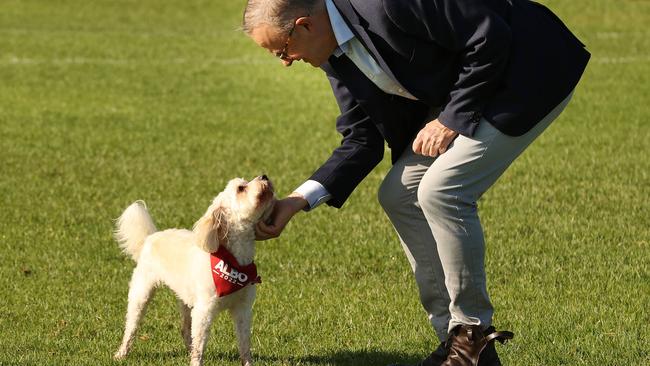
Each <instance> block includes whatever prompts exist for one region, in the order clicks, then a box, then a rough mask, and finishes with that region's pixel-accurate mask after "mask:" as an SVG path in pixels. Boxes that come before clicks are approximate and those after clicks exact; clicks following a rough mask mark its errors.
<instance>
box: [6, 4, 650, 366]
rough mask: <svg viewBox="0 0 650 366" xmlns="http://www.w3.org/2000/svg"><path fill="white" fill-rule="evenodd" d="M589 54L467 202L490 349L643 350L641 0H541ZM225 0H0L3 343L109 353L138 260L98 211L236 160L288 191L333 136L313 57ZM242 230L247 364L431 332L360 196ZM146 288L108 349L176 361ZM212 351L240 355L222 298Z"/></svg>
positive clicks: (168, 324)
mask: <svg viewBox="0 0 650 366" xmlns="http://www.w3.org/2000/svg"><path fill="white" fill-rule="evenodd" d="M544 3H545V4H548V5H549V6H550V7H551V8H552V9H554V10H555V11H556V12H557V13H558V14H559V15H560V16H561V17H562V18H563V19H564V20H565V21H566V22H567V23H568V24H569V26H570V27H571V28H572V29H574V30H575V32H576V34H577V35H578V36H579V37H580V38H581V39H582V40H583V41H584V42H585V43H587V44H588V47H589V49H590V51H591V52H592V54H593V58H592V61H591V64H590V66H589V68H588V70H587V72H586V74H585V76H584V78H583V81H582V82H581V84H580V86H579V88H578V90H577V92H576V95H575V97H574V100H573V102H572V104H571V105H570V107H569V108H568V109H567V111H566V112H565V113H564V115H563V116H562V117H561V118H560V119H559V120H558V121H556V123H555V124H554V125H553V126H552V127H551V128H550V129H549V130H548V131H547V132H546V133H545V134H544V135H543V136H542V137H541V138H540V139H539V140H538V141H537V142H536V143H535V144H534V145H533V146H532V147H531V148H530V149H529V150H528V151H527V152H526V153H525V154H524V155H523V156H522V157H521V158H520V159H519V160H518V161H517V162H516V163H515V164H514V165H513V167H512V168H511V169H510V170H509V171H508V172H507V173H506V174H505V176H504V177H503V178H502V179H501V180H500V181H499V183H497V185H496V186H495V187H494V188H493V189H492V190H490V191H489V192H488V193H487V194H486V195H485V196H484V198H483V199H482V201H481V202H480V208H481V214H482V219H483V222H484V227H485V231H486V237H487V242H488V251H487V271H488V280H489V290H490V293H491V296H492V299H493V302H494V304H495V307H496V316H495V324H496V325H497V326H498V327H500V328H505V329H510V330H512V331H514V332H515V333H516V338H515V340H514V341H513V342H511V343H510V344H509V345H508V346H507V347H502V348H499V350H500V354H501V355H502V360H503V361H504V364H505V365H526V366H529V365H545V366H549V365H648V364H650V342H649V341H648V340H649V339H650V325H649V324H650V311H649V310H648V307H649V306H648V304H650V239H649V238H650V211H649V209H648V201H649V200H648V197H649V195H650V159H649V158H648V155H649V153H650V124H649V123H650V107H649V104H650V103H649V102H650V31H649V30H648V28H647V24H650V2H648V1H632V0H620V1H611V0H571V1H568V0H553V1H551V0H548V1H544ZM243 5H244V1H243V0H236V1H234V0H214V1H205V0H186V1H181V0H173V1H172V0H170V1H152V0H140V1H127V0H113V1H105V0H102V1H81V0H60V1H45V0H40V1H36V0H2V1H1V2H0V174H1V176H0V204H1V209H0V256H1V258H2V260H0V365H93V366H98V365H117V364H118V363H117V362H114V361H112V359H111V356H112V354H113V352H114V351H115V350H116V349H117V346H118V345H119V341H120V339H121V335H122V331H123V326H124V323H123V319H124V314H125V309H126V294H127V286H128V281H129V277H130V273H131V270H132V268H133V263H132V262H130V261H129V260H128V259H126V258H125V257H124V256H122V255H121V254H120V252H119V250H118V248H117V245H116V243H115V242H114V240H113V238H112V234H111V231H112V229H113V219H115V218H116V217H117V216H119V214H120V213H121V211H122V210H123V209H124V208H125V207H126V206H127V205H128V204H130V203H131V202H132V201H134V200H136V199H144V200H145V201H146V202H147V203H148V205H149V207H150V209H151V211H152V214H153V216H154V219H155V220H156V223H157V225H158V227H159V228H167V227H190V226H191V225H192V224H193V222H194V221H195V220H196V219H197V218H198V217H199V215H200V214H202V213H203V211H204V210H205V208H206V207H207V206H208V204H209V202H210V200H211V198H212V197H213V196H214V195H216V193H218V192H219V191H220V190H221V189H222V188H223V187H224V185H225V183H226V182H227V180H229V179H230V178H232V177H235V176H243V177H249V178H250V177H252V176H255V175H257V174H260V173H261V172H265V173H266V174H268V175H269V176H270V177H271V178H272V179H274V182H275V185H276V187H278V191H279V192H278V193H279V194H280V195H284V194H287V193H289V192H291V190H292V189H294V188H295V187H297V185H299V184H300V183H302V181H303V180H304V179H305V178H307V177H308V176H309V175H310V174H311V172H312V171H313V170H314V169H315V168H317V167H318V166H319V164H320V163H321V162H323V161H324V159H326V158H327V157H328V156H329V152H330V151H331V149H333V148H334V147H335V146H336V145H337V144H338V142H339V136H338V135H337V134H336V132H335V130H334V118H335V117H336V114H337V107H336V105H335V103H334V99H333V97H332V96H331V91H330V90H329V87H328V84H327V81H326V79H325V78H324V77H323V75H322V73H321V72H320V71H319V70H314V69H312V68H310V67H308V66H306V65H296V66H294V67H292V68H289V69H284V68H282V67H281V66H280V65H279V64H278V62H277V61H276V60H273V59H272V58H271V57H270V56H269V55H268V54H266V53H265V52H264V51H263V50H261V49H258V48H257V47H256V46H255V45H254V44H253V43H252V42H251V41H250V40H248V39H247V38H246V37H245V36H244V35H242V34H241V33H240V32H238V31H237V30H236V28H237V26H238V25H239V20H240V16H241V15H240V14H241V12H242V9H243ZM388 168H389V161H388V159H385V161H384V162H382V164H381V165H380V166H379V167H378V168H377V169H376V170H375V171H374V172H373V173H372V174H371V175H370V176H369V177H368V178H367V179H366V180H365V181H364V183H363V184H362V185H361V186H360V187H359V188H358V189H357V190H356V191H355V193H354V195H353V196H352V197H351V199H350V200H349V201H348V203H347V204H346V206H344V208H343V209H342V210H340V211H337V210H335V209H331V208H319V209H318V210H315V211H314V212H311V213H308V214H300V215H298V216H297V217H296V218H295V220H294V221H293V222H292V224H291V225H290V226H289V227H288V228H287V230H286V231H285V233H284V234H283V236H282V237H281V238H280V239H277V240H275V241H271V242H264V243H262V244H260V245H259V247H258V248H259V250H258V257H257V262H258V265H259V269H260V272H261V275H262V277H263V279H264V283H263V284H262V285H261V286H260V287H259V289H258V300H257V302H256V313H255V321H254V335H253V340H254V349H253V352H254V355H255V357H256V360H257V361H258V364H261V365H350V366H364V365H369V366H370V365H384V364H387V363H389V362H391V361H402V362H407V361H415V360H417V359H419V358H420V357H421V356H423V355H424V354H426V353H428V350H429V349H430V348H431V346H432V345H433V344H434V343H435V342H436V341H435V339H434V334H433V331H432V330H431V328H430V326H428V323H427V320H426V317H425V314H424V312H423V310H422V309H421V307H420V305H419V302H418V299H417V294H416V289H415V285H414V282H413V279H412V276H411V274H410V269H409V267H408V264H407V262H406V259H405V257H404V255H403V254H402V251H401V248H400V246H399V244H398V242H397V241H396V238H395V236H394V234H393V231H392V228H391V227H390V225H389V223H388V221H387V219H386V218H385V216H384V214H383V213H382V211H381V209H380V207H379V205H378V203H377V202H376V189H377V187H378V184H379V182H380V181H381V179H382V176H383V175H384V174H385V173H386V171H387V169H388ZM178 321H179V316H178V314H177V311H176V307H175V300H174V297H173V295H172V294H171V293H170V292H169V291H168V290H162V291H159V292H158V294H157V296H156V297H155V300H154V301H153V303H152V305H151V306H150V308H149V312H148V313H147V316H146V317H145V320H144V324H143V326H142V328H141V330H140V332H139V337H138V340H137V341H136V344H135V347H134V350H133V353H132V354H131V355H130V357H129V358H128V359H127V361H126V362H124V363H123V364H124V365H184V364H187V361H188V357H187V356H186V354H185V352H184V348H183V346H182V341H181V337H180V332H179V324H178ZM212 334H213V336H212V339H211V341H210V343H209V345H208V351H207V360H206V365H237V364H238V361H237V352H236V342H235V339H234V334H233V331H232V326H231V323H230V320H229V319H228V318H227V316H225V315H224V316H223V317H220V318H219V319H218V320H217V321H216V322H215V324H214V326H213V332H212Z"/></svg>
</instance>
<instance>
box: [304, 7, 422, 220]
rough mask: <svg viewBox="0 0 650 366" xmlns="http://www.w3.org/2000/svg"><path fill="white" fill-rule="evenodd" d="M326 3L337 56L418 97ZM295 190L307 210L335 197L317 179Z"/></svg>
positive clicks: (383, 84)
mask: <svg viewBox="0 0 650 366" xmlns="http://www.w3.org/2000/svg"><path fill="white" fill-rule="evenodd" d="M325 5H326V6H327V13H328V15H329V19H330V24H331V25H332V31H333V32H334V37H336V42H337V43H338V47H337V48H336V49H335V50H334V56H335V57H340V56H341V55H343V54H345V55H346V56H347V57H348V58H349V59H350V61H352V62H353V63H354V64H355V65H356V66H357V67H358V68H359V70H361V72H363V74H364V75H366V77H367V78H368V79H370V81H372V82H373V83H374V84H375V85H377V87H378V88H379V89H381V90H383V91H384V92H386V93H388V94H394V95H399V96H401V97H404V98H408V99H413V100H417V98H416V97H414V96H413V95H412V94H411V93H409V92H408V91H407V90H406V89H404V87H403V86H402V85H400V84H399V83H398V82H397V80H394V79H393V78H391V77H390V76H389V75H388V74H387V73H386V72H385V71H384V70H382V68H381V67H380V66H379V65H378V64H377V61H375V59H374V58H373V57H372V55H370V53H369V52H368V50H366V48H365V47H364V46H363V44H362V43H361V42H360V41H359V40H358V39H357V37H355V35H354V33H352V30H351V29H350V27H349V26H348V25H347V23H345V20H343V17H342V16H341V13H339V11H338V9H337V8H336V6H335V5H334V3H333V2H332V0H325ZM294 192H296V193H299V194H300V195H302V196H303V197H305V199H306V200H307V202H309V206H308V207H306V208H305V211H309V210H311V209H314V208H316V206H318V205H320V204H321V203H323V202H327V200H329V199H330V198H331V197H332V195H331V194H330V193H329V192H328V191H327V189H325V187H323V185H322V184H320V183H319V182H317V181H315V180H308V181H306V182H305V183H303V184H302V185H301V186H300V187H298V188H297V189H296V190H295V191H294Z"/></svg>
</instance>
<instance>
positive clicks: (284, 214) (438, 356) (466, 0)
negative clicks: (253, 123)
mask: <svg viewBox="0 0 650 366" xmlns="http://www.w3.org/2000/svg"><path fill="white" fill-rule="evenodd" d="M244 30H245V31H246V33H247V34H249V35H250V36H251V38H252V39H253V40H254V41H255V42H256V43H257V44H258V45H260V46H261V47H263V48H266V49H267V50H269V51H270V52H271V53H273V54H274V55H275V56H277V57H279V58H280V59H281V60H282V62H283V63H284V65H285V66H290V65H291V64H292V63H293V62H294V61H299V60H302V61H305V62H308V63H310V64H311V65H313V66H315V67H320V68H321V69H323V70H324V71H325V72H326V74H327V76H328V78H329V80H330V83H331V85H332V89H333V91H334V95H335V96H336V99H337V102H338V104H339V107H340V110H341V115H340V116H339V117H338V118H337V130H338V131H339V132H340V133H341V134H342V135H343V137H344V138H343V141H342V143H341V146H339V147H338V148H336V149H335V150H334V152H333V153H332V156H331V157H330V158H329V159H328V160H327V161H326V162H325V163H324V164H323V165H322V166H321V167H320V168H318V169H317V170H316V172H315V173H314V174H313V175H312V176H311V177H310V178H309V179H308V180H307V181H306V182H305V184H303V185H302V186H300V187H299V188H297V189H296V191H295V192H293V193H292V194H290V195H289V196H288V197H287V198H285V199H283V200H280V201H279V202H278V204H277V206H276V208H275V210H274V215H273V222H272V223H271V224H269V225H267V224H264V223H261V224H260V225H259V227H258V233H257V235H258V239H268V238H272V237H277V236H278V235H280V233H281V231H282V230H283V229H284V227H285V226H286V224H287V223H288V221H289V220H290V219H291V218H292V217H293V215H294V214H295V213H296V212H298V211H300V210H301V209H305V210H310V209H313V208H315V207H316V206H317V205H319V204H320V203H322V202H326V203H327V204H328V205H331V206H334V207H341V205H342V204H343V202H345V200H346V199H347V198H348V196H349V195H350V193H351V192H352V191H353V190H354V188H355V187H356V186H357V185H358V183H359V182H360V181H361V180H362V179H363V178H364V177H365V176H366V175H367V174H368V173H369V172H370V171H371V170H372V169H373V168H374V167H375V166H376V165H377V164H378V163H379V161H381V159H382V157H383V151H384V143H385V142H387V143H388V145H389V147H390V148H391V152H392V162H393V167H392V168H391V170H390V171H389V172H388V174H387V176H386V178H385V180H384V182H383V183H382V185H381V187H380V189H379V201H380V203H381V205H382V207H383V208H384V210H385V211H386V213H387V215H388V217H389V218H390V220H391V222H392V223H393V225H394V227H395V229H396V231H397V233H398V236H399V238H400V241H401V243H402V246H403V248H404V251H405V253H406V255H407V257H408V259H409V261H410V263H411V265H412V268H413V271H414V274H415V279H416V282H417V285H418V288H419V292H420V300H421V302H422V305H423V306H424V308H425V310H426V311H427V314H428V316H429V320H430V322H431V324H432V326H433V328H434V329H435V331H436V334H437V335H438V337H439V339H440V340H441V342H442V343H441V345H440V346H439V347H438V348H437V349H436V350H434V352H432V353H431V354H430V355H429V357H427V358H426V359H425V360H423V361H422V362H421V363H420V365H445V366H452V365H457V366H459V365H477V364H478V365H499V364H500V361H499V358H498V356H497V354H496V351H495V349H494V345H493V342H492V341H493V340H495V339H496V340H499V341H504V340H505V339H508V338H511V337H512V333H510V332H495V331H494V328H493V327H492V326H491V322H492V314H493V308H492V305H491V303H490V299H489V297H488V293H487V288H486V278H485V277H486V275H485V268H484V255H485V243H484V238H483V232H482V228H481V223H480V221H479V217H478V212H477V204H476V201H477V200H478V199H479V198H480V197H481V195H482V194H483V193H484V192H485V191H486V190H487V189H488V188H489V187H491V186H492V185H493V184H494V183H495V182H496V180H497V179H498V178H499V177H500V176H501V174H502V173H503V172H504V171H505V170H506V169H507V168H508V166H510V164H511V163H512V162H513V161H514V160H515V159H516V158H517V157H518V156H519V155H520V154H521V153H522V152H523V151H524V149H525V148H526V147H527V146H528V145H529V144H530V143H531V142H532V141H533V140H534V139H535V138H536V137H537V136H539V135H540V134H541V133H542V132H543V131H544V129H545V128H546V127H548V125H550V123H551V122H552V121H553V120H554V119H555V118H556V117H557V116H558V115H559V114H560V113H561V112H562V110H563V109H564V107H565V106H566V105H567V104H568V102H569V100H570V99H571V95H572V92H573V89H574V88H575V86H576V85H577V83H578V81H579V79H580V77H581V75H582V73H583V71H584V68H585V67H586V64H587V62H588V59H589V56H590V55H589V53H588V52H587V51H586V50H585V49H584V45H583V44H582V43H580V41H579V40H577V39H576V38H575V37H574V36H573V34H571V32H570V31H569V30H568V29H567V28H566V26H564V24H563V23H562V22H561V21H560V20H559V19H558V18H557V17H556V16H555V15H554V14H553V13H552V12H551V11H550V10H548V9H547V8H545V7H544V6H542V5H540V4H537V3H534V2H531V1H528V0H383V1H379V0H249V2H248V5H247V8H246V11H245V14H244Z"/></svg>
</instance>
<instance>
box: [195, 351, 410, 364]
mask: <svg viewBox="0 0 650 366" xmlns="http://www.w3.org/2000/svg"><path fill="white" fill-rule="evenodd" d="M205 356H206V357H205V361H207V362H206V364H210V363H214V364H218V362H219V360H221V361H223V360H229V361H233V362H236V361H237V360H238V359H239V358H238V356H237V354H236V353H226V352H223V353H222V352H216V353H208V354H206V355H205ZM422 357H423V356H422V355H414V354H407V353H400V352H383V351H371V350H368V351H365V350H364V351H339V352H334V353H330V354H319V355H305V356H287V357H283V356H266V355H262V354H253V361H255V363H257V364H260V365H267V364H269V363H276V362H279V363H283V364H289V365H304V364H316V365H332V366H386V365H390V364H393V363H402V364H407V365H408V364H413V363H417V362H419V361H420V360H421V358H422Z"/></svg>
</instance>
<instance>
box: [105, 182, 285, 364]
mask: <svg viewBox="0 0 650 366" xmlns="http://www.w3.org/2000/svg"><path fill="white" fill-rule="evenodd" d="M274 204H275V194H274V192H273V185H272V183H271V181H270V180H269V179H268V178H267V177H266V176H265V175H262V176H259V177H257V178H255V179H253V180H251V181H250V182H247V181H246V180H244V179H241V178H235V179H233V180H231V181H230V182H228V185H227V186H226V188H225V189H224V191H223V192H221V193H219V194H218V195H217V197H215V198H214V200H213V202H212V204H211V205H210V207H209V208H208V209H207V211H206V212H205V214H204V215H203V216H202V217H201V218H200V219H199V220H198V221H197V222H196V223H195V224H194V227H193V230H191V231H190V230H183V229H168V230H164V231H157V229H156V226H155V225H154V223H153V220H152V219H151V216H150V215H149V213H148V211H147V208H146V206H145V204H144V202H142V201H138V202H135V203H133V204H132V205H130V206H129V207H128V208H127V209H126V210H125V211H124V213H122V215H121V216H120V218H119V219H118V220H117V229H116V231H115V237H116V239H117V241H118V243H119V246H120V248H121V249H122V250H123V251H124V253H126V254H128V255H129V256H130V257H131V258H133V260H134V261H136V262H137V265H136V267H135V269H134V270H133V275H132V277H131V282H130V284H129V295H128V309H127V314H126V326H125V330H124V338H123V340H122V344H121V345H120V348H119V349H118V351H117V352H116V353H115V356H114V358H115V359H118V360H119V359H123V358H125V357H126V355H127V354H128V353H129V350H130V348H131V345H132V343H133V339H134V336H135V332H136V328H137V326H138V323H139V322H140V320H141V319H142V316H143V315H144V312H145V309H146V307H147V303H148V302H149V300H150V299H151V296H152V295H153V292H154V289H155V288H156V287H157V286H159V285H162V284H164V285H166V286H168V287H169V288H171V289H172V291H174V293H175V294H176V296H177V297H178V305H179V309H180V313H181V334H182V336H183V340H184V342H185V346H186V348H187V350H188V351H189V353H190V365H192V366H199V365H202V364H203V353H204V350H205V346H206V342H207V339H208V335H209V332H210V325H211V323H212V319H213V317H214V316H215V315H216V314H218V313H219V312H220V311H222V310H224V309H227V310H228V311H229V312H230V314H231V316H232V318H233V321H234V323H235V332H236V335H237V341H238V347H239V357H240V359H241V363H242V365H244V366H251V365H252V364H253V361H252V356H251V351H250V347H251V340H250V339H251V321H252V318H253V302H254V300H255V292H256V290H255V288H256V286H254V285H255V283H258V282H259V277H257V272H256V269H255V264H254V262H253V258H254V256H255V225H256V224H257V223H258V222H259V221H260V220H268V218H269V216H270V214H271V212H272V210H273V206H274Z"/></svg>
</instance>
